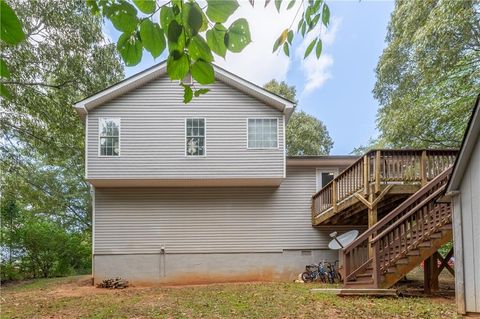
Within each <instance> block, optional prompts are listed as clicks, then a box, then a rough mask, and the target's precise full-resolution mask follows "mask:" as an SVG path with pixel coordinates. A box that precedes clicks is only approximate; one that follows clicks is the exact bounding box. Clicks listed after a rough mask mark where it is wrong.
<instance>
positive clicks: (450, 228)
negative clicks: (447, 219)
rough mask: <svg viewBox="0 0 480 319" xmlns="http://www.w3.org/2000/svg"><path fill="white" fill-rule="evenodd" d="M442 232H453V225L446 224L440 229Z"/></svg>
mask: <svg viewBox="0 0 480 319" xmlns="http://www.w3.org/2000/svg"><path fill="white" fill-rule="evenodd" d="M440 229H441V230H452V224H446V225H443V226H442V227H440Z"/></svg>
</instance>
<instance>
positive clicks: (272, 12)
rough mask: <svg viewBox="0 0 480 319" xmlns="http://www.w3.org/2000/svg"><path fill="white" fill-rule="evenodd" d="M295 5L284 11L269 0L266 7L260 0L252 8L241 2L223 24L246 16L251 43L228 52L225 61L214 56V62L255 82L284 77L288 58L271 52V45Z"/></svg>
mask: <svg viewBox="0 0 480 319" xmlns="http://www.w3.org/2000/svg"><path fill="white" fill-rule="evenodd" d="M298 5H300V4H297V5H295V7H293V8H291V9H290V10H288V11H287V10H286V9H285V8H284V7H283V6H282V10H281V11H280V13H278V12H277V10H276V9H275V5H274V3H273V1H272V2H271V3H270V4H269V5H268V7H267V8H264V2H263V1H255V7H254V8H252V6H251V5H250V3H249V2H248V1H246V0H245V1H241V2H240V7H239V8H238V9H237V11H235V13H234V14H233V16H232V17H230V19H229V20H228V21H227V23H225V26H227V27H228V26H229V25H230V24H231V23H232V22H233V21H235V20H236V19H238V18H246V19H247V21H248V23H249V26H250V33H251V35H252V43H250V44H249V45H248V46H247V47H246V48H245V49H244V50H243V51H242V52H241V53H231V52H228V53H227V56H226V60H223V59H222V58H221V57H216V59H215V63H216V64H218V65H220V66H221V67H223V68H226V69H227V70H229V71H231V72H233V73H235V74H237V75H239V76H241V77H243V78H245V79H247V80H249V81H252V82H254V83H256V84H258V85H263V84H264V83H266V82H268V81H269V80H271V79H272V78H275V79H277V80H284V79H285V78H286V75H287V72H288V67H289V65H290V59H289V58H288V57H287V56H285V54H284V53H283V52H279V53H278V54H277V53H275V54H273V53H272V48H273V44H274V42H275V40H276V39H277V38H278V36H279V35H280V33H281V32H282V31H283V30H284V29H286V28H288V27H290V24H291V23H292V20H293V19H294V16H295V13H296V11H297V8H298ZM284 6H285V4H284ZM295 25H296V24H294V26H295Z"/></svg>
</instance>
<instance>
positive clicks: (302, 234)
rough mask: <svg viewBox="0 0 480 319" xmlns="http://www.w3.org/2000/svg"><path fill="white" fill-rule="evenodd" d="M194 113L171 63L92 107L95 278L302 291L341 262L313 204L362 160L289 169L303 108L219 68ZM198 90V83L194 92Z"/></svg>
mask: <svg viewBox="0 0 480 319" xmlns="http://www.w3.org/2000/svg"><path fill="white" fill-rule="evenodd" d="M215 76H216V80H217V81H216V83H215V84H213V85H211V86H209V88H210V89H211V91H210V92H209V93H208V94H205V95H203V96H201V97H198V98H195V99H194V100H193V101H192V102H190V103H189V104H186V105H185V104H183V103H182V100H181V96H182V93H183V90H182V88H181V87H180V86H179V85H178V82H176V81H171V80H170V79H169V78H168V76H167V74H166V64H165V63H160V64H158V65H155V66H153V67H152V68H150V69H147V70H145V71H143V72H141V73H139V74H137V75H135V76H132V77H130V78H128V79H126V80H124V81H122V82H119V83H118V84H116V85H113V86H111V87H109V88H107V89H105V90H103V91H101V92H99V93H97V94H95V95H93V96H90V97H88V98H86V99H84V100H83V101H80V102H78V103H77V104H76V105H75V108H76V110H77V112H78V114H79V115H80V117H81V118H82V120H83V122H84V123H85V127H86V129H85V132H86V133H85V134H86V135H85V140H86V142H85V168H86V176H85V178H86V179H87V181H88V182H89V183H90V184H91V192H92V198H93V277H94V281H95V282H98V281H99V280H103V279H106V278H111V277H115V276H120V277H123V278H125V279H127V280H130V281H133V282H148V283H152V282H172V283H193V282H209V281H216V282H218V281H232V280H292V279H295V278H296V277H297V275H298V274H299V273H300V272H302V271H303V270H304V267H305V265H306V264H310V263H313V262H318V261H320V260H330V261H334V260H336V259H338V254H337V253H336V252H334V251H330V250H329V249H328V248H327V244H328V242H329V241H330V237H329V234H330V233H331V232H332V231H339V232H340V233H342V232H344V231H346V230H351V229H354V228H358V227H357V226H356V225H328V226H326V227H312V215H311V214H312V211H311V205H312V200H311V198H312V195H313V194H314V193H315V192H316V191H318V190H320V189H321V188H322V187H323V186H325V185H327V184H328V183H329V182H330V181H331V180H332V178H333V177H334V176H336V175H337V174H338V173H339V172H340V171H343V169H344V168H346V167H348V166H349V165H350V164H352V163H353V162H354V161H355V160H357V157H356V156H318V157H307V156H305V157H287V156H286V155H285V154H286V149H285V126H286V125H287V123H288V120H289V117H290V115H291V114H292V112H293V110H294V104H293V102H291V101H288V100H286V99H284V98H282V97H280V96H277V95H275V94H272V93H270V92H267V91H266V90H264V89H263V88H260V87H258V86H256V85H254V84H252V83H250V82H248V81H246V80H244V79H241V78H239V77H238V76H236V75H234V74H232V73H230V72H227V71H226V70H224V69H222V68H220V67H215ZM192 85H195V86H196V87H198V84H197V83H192Z"/></svg>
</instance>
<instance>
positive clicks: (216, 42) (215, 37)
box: [207, 23, 227, 58]
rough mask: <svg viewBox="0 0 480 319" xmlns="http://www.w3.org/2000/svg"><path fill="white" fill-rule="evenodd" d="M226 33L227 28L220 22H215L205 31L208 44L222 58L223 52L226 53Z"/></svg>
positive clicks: (223, 56)
mask: <svg viewBox="0 0 480 319" xmlns="http://www.w3.org/2000/svg"><path fill="white" fill-rule="evenodd" d="M226 34H227V29H225V27H224V26H223V25H222V24H220V23H217V24H215V26H214V27H213V28H212V29H210V30H208V31H207V43H208V46H209V47H210V49H211V50H212V51H213V52H215V53H216V54H218V55H219V56H221V57H222V58H225V54H226V53H227V47H226V45H225V35H226Z"/></svg>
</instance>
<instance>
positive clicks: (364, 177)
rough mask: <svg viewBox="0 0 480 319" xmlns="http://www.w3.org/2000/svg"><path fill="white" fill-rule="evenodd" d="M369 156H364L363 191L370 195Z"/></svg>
mask: <svg viewBox="0 0 480 319" xmlns="http://www.w3.org/2000/svg"><path fill="white" fill-rule="evenodd" d="M368 178H369V176H368V156H367V155H365V156H363V191H364V193H365V194H366V195H368V191H369V189H368V185H369V183H368Z"/></svg>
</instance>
